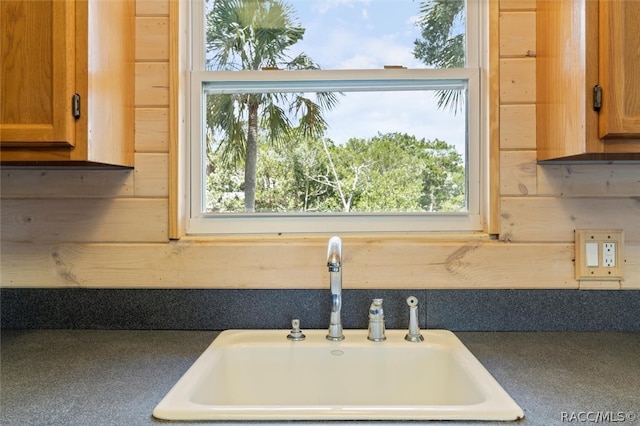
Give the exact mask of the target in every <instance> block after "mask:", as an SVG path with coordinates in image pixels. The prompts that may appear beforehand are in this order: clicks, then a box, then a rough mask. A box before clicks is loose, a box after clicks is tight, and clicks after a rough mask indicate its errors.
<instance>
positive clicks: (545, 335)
mask: <svg viewBox="0 0 640 426" xmlns="http://www.w3.org/2000/svg"><path fill="white" fill-rule="evenodd" d="M456 334H457V335H458V337H459V338H460V339H461V340H462V341H463V342H464V343H465V345H467V347H468V348H469V349H470V350H471V352H473V354H474V355H475V356H476V357H477V358H478V359H479V360H480V361H481V362H482V363H483V364H484V366H485V367H486V368H487V369H488V370H489V371H490V372H491V373H492V374H493V376H494V377H495V378H496V379H497V380H498V382H500V383H501V384H502V386H503V387H504V388H505V390H507V392H508V393H509V394H510V395H511V396H512V397H513V399H515V401H516V402H517V403H518V404H519V405H520V406H521V407H522V409H523V410H524V412H525V419H524V420H521V421H519V422H514V423H498V424H503V425H504V424H518V425H520V424H527V425H555V424H571V423H574V424H577V423H582V424H585V423H586V424H590V423H591V424H593V423H595V421H594V420H596V416H601V417H598V419H599V420H602V419H603V416H604V419H607V416H608V419H609V420H610V421H609V423H619V424H625V425H626V424H629V425H632V424H640V419H639V418H638V417H640V333H619V332H517V333H516V332H490V333H482V332H465V333H462V332H460V333H456ZM216 335H217V333H216V332H211V331H122V330H120V331H110V330H101V331H96V330H2V332H1V333H0V348H1V359H0V362H1V364H0V386H1V387H0V424H2V425H5V426H8V425H20V426H23V425H65V426H73V425H82V426H85V425H152V424H159V423H173V422H161V421H158V420H155V419H154V418H152V417H151V412H152V410H153V408H154V407H155V406H156V404H157V403H158V402H159V401H160V399H162V397H163V396H164V395H165V394H166V393H167V392H168V391H169V389H170V388H171V387H172V386H173V384H174V383H175V382H176V381H177V380H178V378H180V376H181V375H182V374H183V373H184V372H185V371H186V370H187V368H189V366H190V365H191V364H192V363H193V362H194V361H195V360H196V358H197V357H198V356H199V355H200V354H201V353H202V352H203V351H204V349H205V348H206V347H207V346H208V345H209V343H211V341H212V340H213V339H214V338H215V336H216ZM365 423H366V422H348V423H347V424H349V425H354V424H365ZM600 423H605V424H606V423H607V422H606V421H601V422H600ZM179 424H181V425H183V424H190V423H179ZM197 424H201V423H197ZM218 424H220V423H218ZM233 424H234V425H238V423H233ZM270 424H273V423H270ZM304 424H305V425H309V424H310V423H308V422H305V423H304ZM331 424H332V425H337V424H340V422H331ZM375 424H376V426H380V425H381V423H379V422H376V423H375ZM428 424H429V425H434V424H439V423H438V422H428ZM442 424H447V425H451V424H453V422H445V423H442ZM464 424H470V423H464ZM481 424H483V425H487V424H493V423H487V422H483V423H481Z"/></svg>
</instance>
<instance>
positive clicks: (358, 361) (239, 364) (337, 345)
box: [153, 330, 524, 420]
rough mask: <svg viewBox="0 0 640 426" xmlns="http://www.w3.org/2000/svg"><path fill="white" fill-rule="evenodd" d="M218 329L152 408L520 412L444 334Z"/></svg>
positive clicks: (254, 413)
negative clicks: (330, 337) (373, 337)
mask: <svg viewBox="0 0 640 426" xmlns="http://www.w3.org/2000/svg"><path fill="white" fill-rule="evenodd" d="M304 333H305V334H306V336H307V337H306V339H305V340H304V341H290V340H288V339H287V338H286V336H287V331H286V330H227V331H224V332H222V333H221V334H220V335H219V336H218V337H217V338H216V339H215V340H214V341H213V343H212V344H211V345H210V346H209V347H208V348H207V349H206V350H205V352H204V353H203V354H202V355H201V356H200V358H198V360H197V361H196V362H195V363H194V364H193V366H192V367H191V368H190V369H189V370H188V371H187V372H186V373H185V374H184V375H183V376H182V378H180V380H179V381H178V382H177V383H176V385H175V386H174V387H173V388H172V389H171V390H170V391H169V393H168V394H167V395H166V396H165V397H164V399H163V400H162V401H161V402H160V404H158V406H157V407H156V408H155V410H154V411H153V415H154V416H155V417H157V418H160V419H166V420H516V419H519V418H522V417H523V416H524V414H523V412H522V410H521V409H520V407H519V406H518V405H517V404H516V403H515V402H514V401H513V399H511V397H510V396H509V395H508V394H507V393H506V392H505V391H504V389H503V388H502V387H501V386H500V385H499V384H498V382H496V380H495V379H494V378H493V377H492V376H491V375H490V374H489V372H488V371H487V370H486V369H485V368H484V367H483V366H482V364H480V362H479V361H478V360H477V359H476V358H475V357H474V356H473V355H472V354H471V352H469V350H468V349H467V348H466V347H465V346H464V345H463V344H462V342H461V341H460V340H459V339H458V338H457V337H456V336H455V335H454V334H453V333H451V332H449V331H444V330H427V331H424V330H423V331H422V334H423V335H424V338H425V341H424V342H421V343H411V342H407V341H405V340H404V335H405V334H406V331H405V330H387V340H386V341H384V342H370V341H368V340H367V330H345V331H344V335H345V337H346V338H345V340H343V341H341V342H330V341H327V340H326V339H325V335H326V334H327V332H326V330H305V331H304Z"/></svg>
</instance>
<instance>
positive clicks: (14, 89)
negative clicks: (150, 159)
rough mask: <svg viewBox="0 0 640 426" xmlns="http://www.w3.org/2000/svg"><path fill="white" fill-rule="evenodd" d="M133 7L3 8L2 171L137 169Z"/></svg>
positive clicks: (123, 2) (100, 1)
mask: <svg viewBox="0 0 640 426" xmlns="http://www.w3.org/2000/svg"><path fill="white" fill-rule="evenodd" d="M134 7H135V5H134V2H133V0H118V1H111V0H78V1H75V0H42V1H32V0H11V1H1V2H0V28H1V29H0V32H1V34H0V54H1V56H0V58H1V62H0V72H1V74H0V93H2V96H1V97H0V159H1V161H2V165H3V166H6V165H22V164H26V165H40V164H41V165H102V164H104V165H116V166H128V167H129V166H133V153H134V141H133V119H134V109H133V107H134V87H133V84H134V77H135V75H134V73H135V71H134V27H135V22H134V19H135V9H134Z"/></svg>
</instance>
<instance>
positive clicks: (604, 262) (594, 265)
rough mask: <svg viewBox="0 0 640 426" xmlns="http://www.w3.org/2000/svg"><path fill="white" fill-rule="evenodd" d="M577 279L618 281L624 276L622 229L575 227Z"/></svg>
mask: <svg viewBox="0 0 640 426" xmlns="http://www.w3.org/2000/svg"><path fill="white" fill-rule="evenodd" d="M575 255H576V256H575V273H576V279H577V280H597V281H608V280H612V281H619V280H622V279H623V278H624V276H623V265H624V232H623V230H622V229H576V233H575Z"/></svg>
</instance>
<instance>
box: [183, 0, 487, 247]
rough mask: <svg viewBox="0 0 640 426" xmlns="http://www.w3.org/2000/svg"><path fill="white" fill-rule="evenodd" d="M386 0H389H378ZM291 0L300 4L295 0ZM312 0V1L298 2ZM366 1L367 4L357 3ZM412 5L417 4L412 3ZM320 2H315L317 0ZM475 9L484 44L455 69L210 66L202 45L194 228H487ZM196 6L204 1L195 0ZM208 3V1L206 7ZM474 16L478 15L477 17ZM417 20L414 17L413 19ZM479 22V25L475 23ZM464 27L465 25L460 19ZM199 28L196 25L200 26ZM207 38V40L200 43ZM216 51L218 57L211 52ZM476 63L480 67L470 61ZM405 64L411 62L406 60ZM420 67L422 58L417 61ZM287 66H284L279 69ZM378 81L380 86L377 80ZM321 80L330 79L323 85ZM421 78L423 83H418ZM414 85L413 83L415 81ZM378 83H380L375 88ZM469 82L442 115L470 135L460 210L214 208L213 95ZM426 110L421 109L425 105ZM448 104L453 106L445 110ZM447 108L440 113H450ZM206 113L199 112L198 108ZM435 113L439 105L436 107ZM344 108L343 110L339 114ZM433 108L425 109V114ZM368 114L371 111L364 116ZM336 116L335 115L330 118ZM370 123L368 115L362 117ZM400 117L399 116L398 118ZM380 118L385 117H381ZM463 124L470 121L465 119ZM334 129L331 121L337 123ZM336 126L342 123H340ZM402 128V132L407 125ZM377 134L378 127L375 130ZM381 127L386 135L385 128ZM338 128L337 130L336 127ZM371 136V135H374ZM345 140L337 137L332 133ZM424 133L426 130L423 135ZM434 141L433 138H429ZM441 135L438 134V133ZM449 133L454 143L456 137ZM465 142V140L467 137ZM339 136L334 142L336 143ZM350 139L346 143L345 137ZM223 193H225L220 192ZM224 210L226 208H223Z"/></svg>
mask: <svg viewBox="0 0 640 426" xmlns="http://www.w3.org/2000/svg"><path fill="white" fill-rule="evenodd" d="M378 1H384V0H378ZM292 3H294V2H293V1H292ZM295 3H305V4H307V3H309V4H310V3H313V2H307V1H304V2H295ZM355 3H358V4H359V3H360V2H355ZM409 3H413V2H412V1H411V2H409ZM318 4H320V3H319V2H316V6H317V5H318ZM469 4H471V5H473V7H470V8H469V7H468V8H467V10H465V14H466V16H467V44H466V45H467V46H468V45H469V43H468V41H469V39H470V38H472V37H471V36H469V34H470V33H473V34H476V35H475V36H474V38H473V39H475V40H476V42H478V43H477V46H472V47H471V48H469V47H467V53H466V55H465V56H466V63H467V68H453V69H385V70H379V69H378V70H367V69H362V70H305V71H266V70H265V71H247V70H245V71H242V72H233V71H207V70H205V68H206V63H207V61H206V59H205V58H206V56H207V55H205V54H204V53H203V51H204V49H202V48H198V47H195V48H194V54H193V57H192V62H193V72H192V73H191V81H192V94H193V97H192V101H191V110H192V111H194V112H195V114H192V116H193V117H194V119H193V120H192V130H191V133H192V142H194V143H192V150H191V152H192V158H191V176H192V178H191V196H192V199H191V219H190V224H189V229H188V232H189V233H192V234H201V233H236V232H240V233H242V232H248V233H256V232H365V231H390V232H404V231H432V230H436V231H443V230H449V231H477V230H481V229H482V215H481V204H482V203H481V200H482V199H483V198H482V192H483V191H482V181H483V178H482V175H481V165H482V161H481V160H482V152H483V149H482V146H481V132H482V129H481V126H480V104H481V96H480V82H481V70H480V68H479V67H477V63H478V53H479V52H478V51H479V49H478V46H479V45H480V43H479V39H480V37H479V36H478V35H477V33H479V31H478V25H476V24H477V20H476V18H477V16H478V13H477V10H476V8H477V6H478V5H477V3H475V2H469ZM196 5H197V3H196ZM203 7H204V6H203ZM194 16H195V17H196V19H195V20H196V21H198V17H202V12H200V14H198V13H197V7H196V13H194ZM474 17H475V18H474ZM414 19H415V18H414ZM474 22H475V24H474ZM458 25H460V24H458ZM194 27H195V26H194ZM193 36H194V37H193V39H194V46H200V47H201V46H203V45H204V44H205V43H204V40H205V37H204V35H203V33H202V32H201V33H200V35H199V36H198V31H194V33H193ZM198 40H200V42H198ZM208 56H209V57H210V56H211V55H208ZM385 62H387V59H386V58H385V57H382V59H379V62H378V63H376V64H375V65H374V66H376V67H377V66H378V64H379V63H382V64H384V63H385ZM470 64H471V65H474V66H470ZM403 65H404V64H403ZM414 65H415V64H414ZM279 68H281V67H279ZM372 81H375V84H374V85H372ZM319 82H321V83H323V84H324V85H322V84H321V85H318V84H319ZM416 82H419V83H418V84H417V85H416ZM412 85H413V86H412ZM374 86H375V87H374ZM460 87H464V89H463V90H459V91H458V93H463V94H464V96H463V99H464V100H465V102H463V103H461V105H463V107H459V109H458V110H457V111H455V113H454V112H453V111H449V112H450V113H451V115H452V116H454V117H455V123H456V124H455V125H452V124H451V122H449V124H446V121H444V120H443V121H442V125H441V126H440V127H441V129H447V130H451V129H453V128H455V129H460V128H463V129H464V130H466V133H465V134H464V136H463V137H457V139H458V140H457V141H456V142H454V144H455V146H456V147H457V148H458V152H459V154H460V156H461V157H462V158H463V159H464V161H465V164H464V169H465V179H464V193H465V195H466V199H465V201H464V206H465V208H463V209H460V210H457V211H446V212H445V211H437V212H431V213H427V214H425V213H417V212H416V211H401V209H397V210H396V211H392V212H371V211H357V212H355V213H353V212H352V213H348V214H344V213H327V212H325V211H314V210H313V209H310V210H306V211H305V213H304V214H296V213H297V212H298V211H297V210H296V208H292V209H291V211H286V212H282V211H281V210H278V209H274V210H263V212H262V213H254V212H248V213H240V212H239V211H232V210H229V209H225V208H223V209H220V208H217V209H216V208H212V204H214V203H212V202H211V199H209V200H208V199H207V184H208V182H207V166H206V161H205V159H206V158H207V155H208V154H207V152H206V150H205V143H204V141H206V140H207V132H208V131H209V132H210V131H211V129H208V130H207V126H206V121H207V113H206V107H205V105H206V103H207V102H206V100H207V97H210V96H216V95H217V94H220V93H234V92H235V93H238V92H242V91H244V92H263V93H264V92H269V93H276V92H281V93H284V92H286V93H293V92H301V93H302V92H304V91H305V90H306V91H309V90H311V89H315V90H320V89H321V90H323V91H326V90H333V91H335V92H336V93H338V92H339V93H345V94H346V95H347V97H348V96H354V95H356V94H358V95H360V94H374V95H375V93H376V92H380V97H381V98H385V97H390V96H393V95H395V94H399V93H402V94H404V95H407V94H413V95H415V94H416V93H418V92H419V91H423V93H433V90H437V89H451V88H457V89H460ZM416 104H417V103H416V102H411V105H410V106H409V107H408V108H407V110H410V109H412V108H416ZM418 108H419V107H418ZM392 109H393V110H394V111H396V112H397V113H398V115H396V118H398V117H400V116H401V115H402V113H401V111H399V109H398V108H397V107H396V108H392ZM445 110H446V109H445ZM445 110H442V111H439V112H443V111H445ZM198 111H199V113H198ZM433 111H435V109H433ZM336 114H339V112H336ZM432 115H433V114H432V113H429V111H427V110H426V109H425V111H424V116H425V117H431V116H432ZM363 117H364V115H363ZM328 121H329V120H328ZM363 121H366V120H364V119H362V120H358V121H356V122H363ZM398 121H399V120H398ZM376 122H377V123H380V120H377V121H376ZM461 123H464V124H463V125H461ZM330 127H331V126H330ZM333 127H335V126H333ZM400 131H402V130H400ZM374 132H375V133H378V131H376V130H374ZM379 133H381V134H385V130H382V131H380V132H379ZM336 134H337V133H336ZM370 136H372V135H370ZM330 137H331V138H332V140H333V139H339V138H338V137H337V136H333V135H332V136H330ZM416 137H417V138H418V139H420V138H421V136H420V135H416ZM425 138H426V139H433V136H425ZM436 138H437V136H436ZM438 139H444V141H445V142H447V143H452V142H453V141H451V140H450V139H451V136H446V137H442V138H438ZM460 140H462V141H463V142H460ZM334 142H335V141H334ZM343 143H344V142H343ZM220 192H224V191H220ZM237 192H238V191H233V190H231V191H228V193H227V194H219V196H221V197H222V198H224V197H234V196H236V195H237V196H238V198H240V197H241V194H237ZM223 212H224V213H223Z"/></svg>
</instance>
